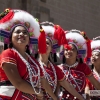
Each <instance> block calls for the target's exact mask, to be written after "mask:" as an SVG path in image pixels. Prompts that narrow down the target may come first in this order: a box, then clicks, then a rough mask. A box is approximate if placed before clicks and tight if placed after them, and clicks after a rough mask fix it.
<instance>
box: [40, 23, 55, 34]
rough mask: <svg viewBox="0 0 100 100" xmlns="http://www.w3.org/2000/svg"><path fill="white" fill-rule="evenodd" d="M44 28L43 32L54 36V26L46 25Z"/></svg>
mask: <svg viewBox="0 0 100 100" xmlns="http://www.w3.org/2000/svg"><path fill="white" fill-rule="evenodd" d="M42 28H43V30H44V31H45V33H46V34H49V33H51V34H52V35H53V34H54V32H55V28H54V27H53V26H49V25H48V26H44V25H42Z"/></svg>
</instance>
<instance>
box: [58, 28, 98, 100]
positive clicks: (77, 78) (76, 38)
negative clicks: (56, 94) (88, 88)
mask: <svg viewBox="0 0 100 100" xmlns="http://www.w3.org/2000/svg"><path fill="white" fill-rule="evenodd" d="M83 36H85V34H84V33H83V32H81V31H79V30H70V31H67V33H66V39H67V40H68V45H67V44H64V51H63V64H61V65H60V66H59V67H60V68H61V69H62V71H63V72H64V74H65V76H66V80H68V82H69V83H70V84H72V85H73V86H74V88H75V89H76V90H77V92H78V93H80V94H81V95H83V96H84V97H85V94H84V89H85V85H86V81H85V80H86V77H87V78H88V79H89V80H90V81H91V83H92V84H93V85H95V87H96V88H97V89H100V84H99V82H97V81H96V80H95V78H94V77H93V74H92V72H91V70H90V68H89V67H88V66H87V64H85V63H84V62H83V59H84V57H86V56H87V58H88V56H89V53H88V52H89V50H90V41H88V40H86V38H84V37H83ZM90 52H91V51H90ZM62 92H63V93H62V96H61V100H78V98H76V97H74V96H72V95H71V94H70V93H69V92H68V91H66V90H65V89H64V88H62Z"/></svg>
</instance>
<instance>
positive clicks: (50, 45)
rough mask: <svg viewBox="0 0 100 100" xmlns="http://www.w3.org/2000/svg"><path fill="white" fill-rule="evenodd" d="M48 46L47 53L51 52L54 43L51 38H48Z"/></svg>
mask: <svg viewBox="0 0 100 100" xmlns="http://www.w3.org/2000/svg"><path fill="white" fill-rule="evenodd" d="M46 46H47V48H46V49H47V52H46V53H47V54H49V53H50V52H51V50H52V43H51V41H50V40H49V39H46Z"/></svg>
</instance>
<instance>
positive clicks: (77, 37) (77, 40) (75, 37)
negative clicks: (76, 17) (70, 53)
mask: <svg viewBox="0 0 100 100" xmlns="http://www.w3.org/2000/svg"><path fill="white" fill-rule="evenodd" d="M66 39H67V40H68V43H69V44H70V43H72V44H74V45H75V46H76V48H77V49H85V50H87V44H86V40H85V39H84V37H83V36H82V35H81V34H79V32H77V30H71V31H69V32H67V34H66Z"/></svg>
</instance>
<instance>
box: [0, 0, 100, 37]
mask: <svg viewBox="0 0 100 100" xmlns="http://www.w3.org/2000/svg"><path fill="white" fill-rule="evenodd" d="M5 8H15V9H16V8H17V9H22V10H26V11H28V12H29V13H31V14H32V15H34V16H35V17H37V18H39V19H40V21H41V22H42V21H51V22H53V23H55V24H59V25H61V26H62V27H63V28H64V30H70V29H79V30H81V31H85V32H86V33H87V34H88V36H89V37H90V38H91V39H92V38H93V37H95V36H98V35H99V34H100V0H0V12H2V11H4V9H5Z"/></svg>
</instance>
